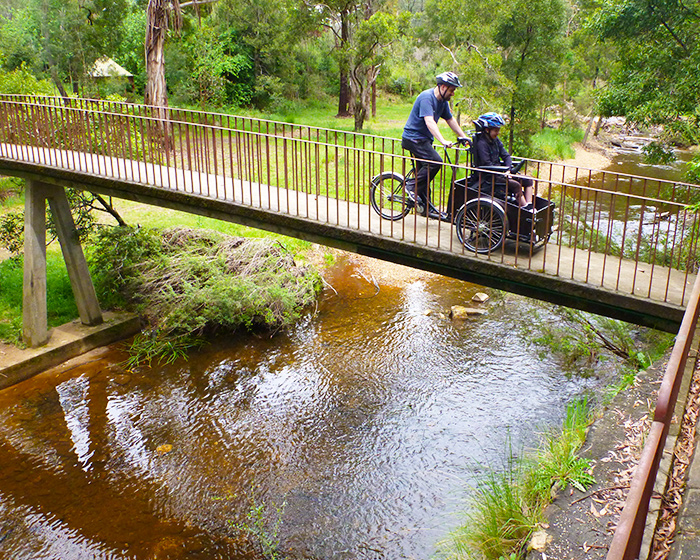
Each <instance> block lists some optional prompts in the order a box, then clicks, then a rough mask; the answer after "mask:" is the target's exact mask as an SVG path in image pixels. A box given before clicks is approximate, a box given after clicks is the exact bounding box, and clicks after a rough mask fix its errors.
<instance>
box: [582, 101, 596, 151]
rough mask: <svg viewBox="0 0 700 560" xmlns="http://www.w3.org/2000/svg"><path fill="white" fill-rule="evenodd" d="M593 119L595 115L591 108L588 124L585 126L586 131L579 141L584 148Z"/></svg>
mask: <svg viewBox="0 0 700 560" xmlns="http://www.w3.org/2000/svg"><path fill="white" fill-rule="evenodd" d="M594 120H595V115H594V114H593V110H591V113H590V114H589V115H588V125H587V126H586V133H585V134H584V135H583V142H581V145H582V146H583V147H584V148H585V147H586V144H587V143H588V135H589V134H590V133H591V126H592V125H593V121H594Z"/></svg>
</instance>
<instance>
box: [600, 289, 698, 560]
mask: <svg viewBox="0 0 700 560" xmlns="http://www.w3.org/2000/svg"><path fill="white" fill-rule="evenodd" d="M699 316H700V277H698V279H696V281H695V284H694V286H693V290H692V293H691V296H690V301H689V303H688V307H687V309H686V311H685V315H684V316H683V322H682V323H681V328H680V330H679V331H678V336H677V337H676V342H675V344H674V346H673V350H672V352H671V357H670V359H669V361H668V364H667V366H666V371H665V373H664V377H663V380H662V382H661V388H660V389H659V395H658V397H657V400H656V408H655V411H654V420H653V422H652V424H651V428H650V429H649V433H648V434H647V436H646V440H645V444H644V449H643V450H642V455H641V457H640V459H639V463H638V464H637V466H636V468H635V470H634V477H633V479H632V483H631V484H630V490H629V493H628V494H627V499H626V501H625V506H624V508H623V510H622V513H621V515H620V521H619V523H618V525H617V528H616V529H615V534H614V536H613V540H612V543H611V544H610V549H609V551H608V555H607V560H634V559H636V558H638V557H639V554H640V551H641V547H642V540H643V537H644V528H645V524H646V520H647V514H648V513H649V502H650V500H651V496H652V491H653V489H654V484H655V482H656V476H657V473H658V470H659V464H660V463H661V458H662V455H663V452H664V446H665V444H666V438H667V436H668V432H669V428H670V427H671V421H672V419H673V415H674V409H675V406H676V402H677V400H678V393H679V391H680V387H681V384H682V382H683V374H684V372H685V371H686V363H687V361H688V357H689V354H690V352H691V350H692V345H693V338H694V335H695V329H696V327H697V323H698V317H699ZM695 350H697V348H696V349H695Z"/></svg>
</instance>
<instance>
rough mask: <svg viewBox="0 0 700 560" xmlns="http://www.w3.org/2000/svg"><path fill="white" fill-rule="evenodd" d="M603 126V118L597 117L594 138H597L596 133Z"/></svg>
mask: <svg viewBox="0 0 700 560" xmlns="http://www.w3.org/2000/svg"><path fill="white" fill-rule="evenodd" d="M602 124H603V117H602V116H600V115H598V122H597V123H596V124H595V132H594V133H593V136H594V137H597V136H598V133H599V132H600V127H601V125H602Z"/></svg>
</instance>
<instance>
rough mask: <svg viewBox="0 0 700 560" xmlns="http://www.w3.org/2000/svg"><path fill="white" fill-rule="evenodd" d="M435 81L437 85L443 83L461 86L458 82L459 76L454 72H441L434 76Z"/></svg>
mask: <svg viewBox="0 0 700 560" xmlns="http://www.w3.org/2000/svg"><path fill="white" fill-rule="evenodd" d="M435 81H436V82H437V84H438V85H441V84H445V85H446V86H452V87H456V88H458V87H462V84H460V83H459V77H457V74H455V73H454V72H443V73H442V74H438V75H437V76H435Z"/></svg>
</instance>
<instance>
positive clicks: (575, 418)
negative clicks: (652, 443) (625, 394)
mask: <svg viewBox="0 0 700 560" xmlns="http://www.w3.org/2000/svg"><path fill="white" fill-rule="evenodd" d="M591 418H592V416H591V409H590V407H589V403H588V401H587V400H585V399H584V400H578V401H574V402H573V403H571V404H570V405H569V406H568V407H567V410H566V417H565V419H564V422H563V425H562V427H561V428H560V429H558V430H554V429H552V430H547V431H545V432H544V433H542V434H541V436H540V445H539V447H538V449H537V450H536V451H535V452H533V453H531V454H529V455H525V456H523V457H520V458H519V457H516V456H515V455H514V454H513V451H512V449H508V450H507V456H506V460H505V464H504V465H503V467H502V468H501V469H497V470H496V469H494V470H489V472H488V474H487V475H486V476H485V477H484V478H483V479H482V480H481V481H480V482H479V483H478V485H477V486H476V488H474V490H473V498H472V500H471V509H470V510H469V512H468V513H467V514H466V518H465V523H464V524H463V525H462V526H461V527H459V528H457V529H456V530H454V531H453V532H452V533H451V535H450V538H449V539H448V540H447V541H446V542H445V543H444V548H443V551H442V556H443V557H444V558H451V559H455V560H457V559H465V560H466V559H474V558H479V559H484V560H502V559H508V560H510V559H513V560H515V559H519V558H522V557H523V556H524V553H525V551H526V547H527V543H528V540H529V539H530V537H531V535H532V534H533V532H534V531H535V530H536V528H537V526H538V524H539V523H541V522H542V521H544V509H545V507H546V506H547V505H549V504H550V503H551V502H552V498H553V495H554V494H555V493H556V492H557V491H559V490H564V489H566V488H567V487H568V486H569V485H571V486H574V487H575V488H577V489H579V490H584V489H585V488H586V486H588V485H589V484H592V483H593V482H594V479H593V477H592V476H591V474H590V473H589V470H590V464H589V463H588V461H587V460H585V459H583V458H581V457H579V456H578V451H579V449H580V448H581V446H582V445H583V443H584V441H585V439H586V430H587V429H588V426H589V424H590V422H591Z"/></svg>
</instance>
